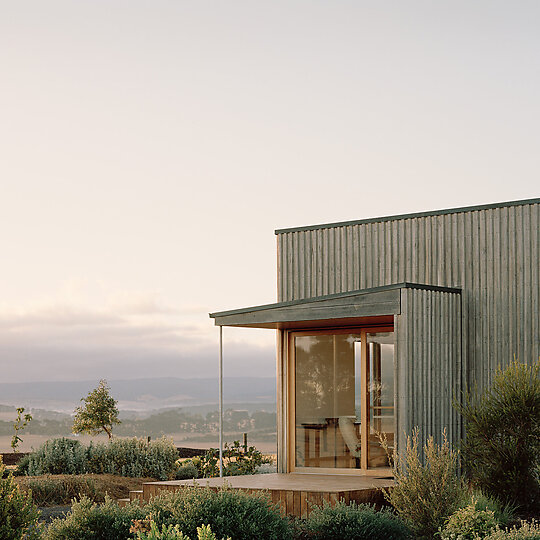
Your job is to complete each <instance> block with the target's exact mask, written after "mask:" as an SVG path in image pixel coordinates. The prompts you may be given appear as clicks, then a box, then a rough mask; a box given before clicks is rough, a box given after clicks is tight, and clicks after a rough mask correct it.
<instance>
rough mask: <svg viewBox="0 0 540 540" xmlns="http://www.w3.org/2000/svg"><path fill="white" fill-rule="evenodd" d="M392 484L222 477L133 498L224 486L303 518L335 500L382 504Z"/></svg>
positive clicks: (163, 485) (155, 486)
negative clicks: (267, 500) (255, 495)
mask: <svg viewBox="0 0 540 540" xmlns="http://www.w3.org/2000/svg"><path fill="white" fill-rule="evenodd" d="M392 485H393V480H392V478H388V477H384V478H381V477H375V476H347V475H343V474H339V475H337V474H336V475H326V474H300V473H291V474H277V473H275V474H254V475H250V476H229V477H225V478H202V479H199V480H172V481H168V482H149V483H146V484H143V490H142V493H141V492H138V494H137V495H135V493H134V495H133V498H142V499H144V500H146V501H147V500H149V499H150V498H151V497H154V496H156V495H158V494H159V493H160V492H163V491H176V490H178V489H182V487H183V486H197V487H209V488H210V489H216V490H217V489H219V488H220V487H223V486H228V487H230V488H231V489H241V490H242V491H246V492H247V493H256V492H260V491H266V492H268V494H269V497H270V499H271V500H272V502H273V503H278V504H279V505H280V507H281V511H282V512H283V513H284V514H291V515H294V516H297V517H306V516H307V515H308V514H309V509H310V505H312V504H322V502H323V501H327V502H328V503H330V504H335V503H336V502H337V501H339V500H344V501H345V502H346V503H349V502H352V501H355V502H357V503H366V502H368V503H382V502H383V500H384V497H383V494H382V489H383V488H390V487H392Z"/></svg>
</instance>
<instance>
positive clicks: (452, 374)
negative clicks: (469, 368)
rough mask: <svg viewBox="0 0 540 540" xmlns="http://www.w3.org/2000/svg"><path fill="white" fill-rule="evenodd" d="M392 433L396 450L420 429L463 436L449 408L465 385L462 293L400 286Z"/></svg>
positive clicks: (454, 439) (450, 437)
mask: <svg viewBox="0 0 540 540" xmlns="http://www.w3.org/2000/svg"><path fill="white" fill-rule="evenodd" d="M394 330H395V339H396V354H395V366H396V369H395V403H396V405H397V407H396V428H395V429H396V438H397V447H398V449H400V453H402V450H403V449H404V448H405V447H406V441H405V434H410V433H411V432H412V430H413V428H414V427H418V428H419V430H420V440H421V443H422V444H423V443H425V440H426V437H427V436H428V435H434V436H435V438H436V439H437V440H440V437H441V434H442V430H443V429H446V433H447V436H448V440H449V441H450V442H453V443H457V442H458V441H459V439H460V438H461V435H462V431H461V430H462V425H461V417H460V415H459V414H457V413H456V411H455V410H454V408H453V407H452V399H453V397H454V396H456V397H458V398H459V395H460V393H461V389H462V388H463V384H464V375H465V369H464V368H463V364H462V358H461V294H459V293H448V292H440V291H428V290H421V289H413V288H403V289H401V314H400V315H398V316H397V317H396V325H395V329H394Z"/></svg>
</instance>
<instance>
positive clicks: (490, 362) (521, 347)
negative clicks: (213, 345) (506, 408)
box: [277, 199, 540, 386]
mask: <svg viewBox="0 0 540 540" xmlns="http://www.w3.org/2000/svg"><path fill="white" fill-rule="evenodd" d="M539 203H540V200H538V199H537V200H533V201H522V202H519V203H506V204H501V205H490V206H489V207H483V208H477V209H474V208H473V209H469V210H467V209H461V210H456V211H442V212H440V213H438V214H437V213H430V214H431V215H418V216H404V217H399V216H398V217H395V218H382V219H379V220H366V221H364V222H357V223H347V224H334V225H323V226H316V227H304V228H300V229H292V230H289V231H287V230H285V231H277V234H278V301H280V302H281V301H288V300H299V299H303V298H312V297H315V296H320V295H325V294H333V293H339V292H346V291H353V290H357V289H364V288H371V287H379V286H383V285H390V284H392V283H400V282H413V283H425V284H429V285H438V286H443V287H460V288H462V298H461V317H462V352H463V362H464V363H465V364H466V366H468V372H467V373H465V374H463V375H460V377H458V376H457V374H456V376H455V379H456V381H457V380H458V379H459V378H461V379H462V381H463V383H465V381H467V382H468V383H469V384H471V383H475V382H477V383H478V384H479V385H480V386H483V385H485V384H487V383H489V382H490V380H491V377H492V374H493V372H494V370H495V368H496V367H497V366H499V365H507V364H508V363H509V362H510V361H512V359H513V358H514V356H515V357H516V358H519V359H520V360H522V361H524V362H528V363H530V362H533V361H536V360H538V357H539V355H540V345H539V341H540V339H539V334H540V331H539V315H538V311H539V306H540V292H539V291H540V287H539V268H538V261H539V254H540V253H539V252H540V230H539V227H540V204H539ZM408 294H411V295H413V293H408ZM413 323H414V321H412V322H411V321H409V323H408V324H413ZM416 324H420V322H418V321H417V322H416ZM417 331H421V328H418V329H417ZM439 337H440V336H439ZM402 346H403V345H402V344H399V343H398V347H402ZM411 346H412V345H411V344H407V347H411ZM415 346H419V344H418V343H417V344H416V345H415ZM434 346H435V347H436V345H434ZM433 352H434V353H435V352H436V351H435V350H434V351H433ZM398 354H399V355H401V354H402V353H401V352H399V353H398Z"/></svg>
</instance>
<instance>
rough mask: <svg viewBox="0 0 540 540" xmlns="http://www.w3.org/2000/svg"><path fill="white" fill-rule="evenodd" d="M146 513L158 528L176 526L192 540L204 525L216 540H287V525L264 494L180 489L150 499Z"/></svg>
mask: <svg viewBox="0 0 540 540" xmlns="http://www.w3.org/2000/svg"><path fill="white" fill-rule="evenodd" d="M146 508H147V512H148V514H149V515H151V516H152V518H153V520H154V521H155V522H156V524H157V525H158V526H162V525H178V527H179V528H180V530H181V531H182V532H183V533H184V534H186V535H188V536H190V537H195V535H196V534H197V527H200V526H201V525H202V524H207V525H209V526H210V527H211V528H212V531H214V533H215V534H216V536H217V537H218V538H221V537H227V536H230V537H231V538H233V539H234V540H248V539H249V540H252V539H259V538H264V539H265V540H288V539H289V538H291V530H290V526H289V522H288V520H287V519H286V518H283V517H282V516H281V515H280V512H279V508H278V507H277V505H273V504H271V503H270V501H269V500H268V497H267V495H266V494H264V493H259V494H250V495H248V494H247V493H244V492H242V491H236V490H230V489H224V490H221V491H213V490H211V489H209V488H202V487H187V486H185V487H183V488H182V489H180V490H178V491H175V492H170V493H165V494H163V495H159V496H157V497H154V498H153V499H151V500H150V502H149V503H148V505H147V507H146Z"/></svg>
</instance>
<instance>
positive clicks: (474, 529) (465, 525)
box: [440, 502, 497, 540]
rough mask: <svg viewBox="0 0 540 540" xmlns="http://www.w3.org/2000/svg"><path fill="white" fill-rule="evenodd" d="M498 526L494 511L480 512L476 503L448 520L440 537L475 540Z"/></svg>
mask: <svg viewBox="0 0 540 540" xmlns="http://www.w3.org/2000/svg"><path fill="white" fill-rule="evenodd" d="M496 525H497V520H496V519H495V514H494V512H493V511H492V510H478V509H477V508H476V503H475V502H472V503H471V504H469V505H467V506H465V507H463V508H460V509H459V510H457V511H456V512H454V513H453V514H452V515H451V516H450V517H449V518H448V520H447V522H446V525H445V527H444V529H441V530H440V536H441V539H442V540H474V539H475V538H483V537H484V536H486V535H487V534H489V533H490V532H491V531H492V530H493V529H495V526H496Z"/></svg>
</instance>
